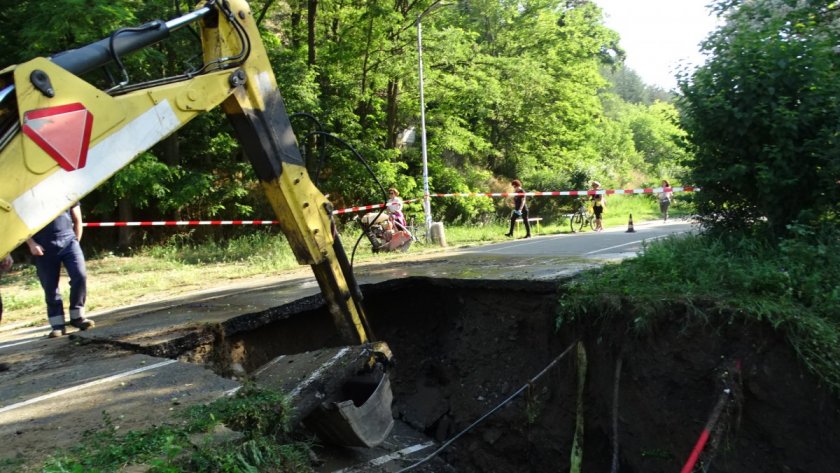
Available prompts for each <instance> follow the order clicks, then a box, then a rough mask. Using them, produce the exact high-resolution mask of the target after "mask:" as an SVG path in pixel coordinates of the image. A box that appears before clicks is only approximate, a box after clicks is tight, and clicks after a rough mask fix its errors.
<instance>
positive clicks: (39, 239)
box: [26, 203, 94, 338]
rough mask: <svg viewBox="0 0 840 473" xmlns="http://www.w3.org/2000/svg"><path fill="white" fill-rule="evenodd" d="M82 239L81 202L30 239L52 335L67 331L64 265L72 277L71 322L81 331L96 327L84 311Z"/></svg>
mask: <svg viewBox="0 0 840 473" xmlns="http://www.w3.org/2000/svg"><path fill="white" fill-rule="evenodd" d="M81 239H82V210H81V207H79V204H78V203H77V204H76V205H74V206H73V207H71V208H70V209H68V210H66V211H65V212H63V213H62V214H61V215H59V216H58V217H56V218H55V220H53V221H52V222H50V223H49V224H47V226H45V227H44V228H42V229H41V230H40V231H39V232H38V233H36V234H35V235H34V236H32V238H30V239H29V240H27V241H26V244H27V245H28V246H29V252H30V253H32V255H33V256H34V257H35V269H36V270H37V274H38V280H39V281H40V282H41V287H42V288H43V289H44V297H45V300H46V303H47V318H48V320H49V322H50V327H52V331H51V332H50V334H49V337H50V338H55V337H60V336H62V335H64V334H65V327H64V301H62V299H61V291H59V288H58V282H59V278H60V277H61V265H62V264H63V265H64V268H65V269H66V270H67V275H68V276H69V277H70V325H72V326H73V327H76V328H77V329H79V330H87V329H89V328H91V327H93V326H94V323H93V321H92V320H89V319H86V318H85V313H84V312H85V299H87V271H86V269H85V256H84V254H83V253H82V247H81V246H80V245H79V241H80V240H81Z"/></svg>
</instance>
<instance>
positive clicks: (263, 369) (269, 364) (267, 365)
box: [251, 355, 286, 377]
mask: <svg viewBox="0 0 840 473" xmlns="http://www.w3.org/2000/svg"><path fill="white" fill-rule="evenodd" d="M285 357H286V355H280V356H278V357H277V358H275V359H273V360H271V361H269V362H268V363H266V364H264V365H262V366H260V369H258V370H256V371H254V372H253V373H251V376H254V377H256V376H259V375H260V373H262V372H263V371H265V370H266V369H268V368H269V367H270V366H271V365H273V364H276V363H277V362H278V361H280V360H282V359H283V358H285Z"/></svg>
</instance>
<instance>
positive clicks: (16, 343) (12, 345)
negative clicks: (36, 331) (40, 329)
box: [0, 337, 42, 350]
mask: <svg viewBox="0 0 840 473" xmlns="http://www.w3.org/2000/svg"><path fill="white" fill-rule="evenodd" d="M39 338H42V337H37V338H31V339H29V340H24V341H22V342H15V343H8V344H6V345H0V350H2V349H4V348H11V347H16V346H18V345H26V344H27V343H32V342H37V341H38V339H39Z"/></svg>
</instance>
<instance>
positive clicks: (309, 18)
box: [306, 0, 318, 66]
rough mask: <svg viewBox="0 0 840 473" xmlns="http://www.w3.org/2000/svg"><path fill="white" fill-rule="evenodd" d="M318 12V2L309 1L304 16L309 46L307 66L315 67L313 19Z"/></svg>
mask: <svg viewBox="0 0 840 473" xmlns="http://www.w3.org/2000/svg"><path fill="white" fill-rule="evenodd" d="M317 12H318V0H309V9H308V11H307V15H306V27H307V31H308V35H309V36H308V38H307V44H308V45H309V57H308V60H309V62H308V64H309V65H310V66H314V65H315V18H316V16H317V15H316V14H317Z"/></svg>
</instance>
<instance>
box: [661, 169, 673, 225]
mask: <svg viewBox="0 0 840 473" xmlns="http://www.w3.org/2000/svg"><path fill="white" fill-rule="evenodd" d="M673 196H674V193H673V192H671V184H670V183H669V182H668V181H667V180H665V179H662V192H660V193H659V212H660V213H661V214H662V219H663V220H664V221H666V222H667V221H668V207H670V206H671V201H672V200H674V197H673Z"/></svg>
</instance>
